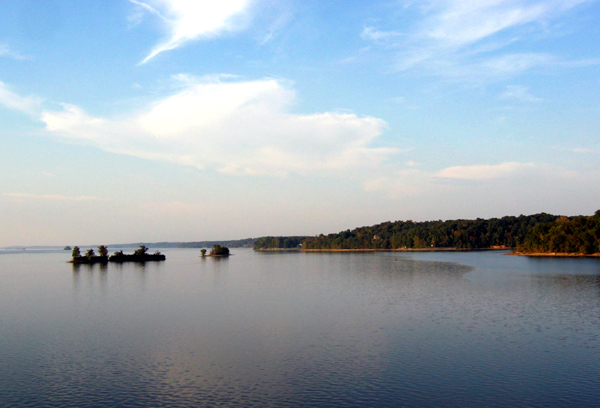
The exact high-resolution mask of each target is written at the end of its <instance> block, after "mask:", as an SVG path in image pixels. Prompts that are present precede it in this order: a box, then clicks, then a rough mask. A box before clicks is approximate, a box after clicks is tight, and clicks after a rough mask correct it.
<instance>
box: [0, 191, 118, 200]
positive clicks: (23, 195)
mask: <svg viewBox="0 0 600 408" xmlns="http://www.w3.org/2000/svg"><path fill="white" fill-rule="evenodd" d="M3 196H5V197H12V198H19V199H26V200H49V201H108V199H106V198H99V197H92V196H78V197H76V196H65V195H59V194H27V193H5V194H3Z"/></svg>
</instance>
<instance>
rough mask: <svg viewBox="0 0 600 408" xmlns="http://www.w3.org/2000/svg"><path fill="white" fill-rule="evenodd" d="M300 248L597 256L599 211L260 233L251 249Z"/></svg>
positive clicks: (305, 249) (599, 240) (599, 245)
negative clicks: (303, 233)
mask: <svg viewBox="0 0 600 408" xmlns="http://www.w3.org/2000/svg"><path fill="white" fill-rule="evenodd" d="M290 248H296V249H298V250H303V251H353V250H354V251H378V250H379V251H443V250H482V249H513V250H514V252H515V253H516V254H523V255H533V254H537V255H543V254H546V255H550V254H554V255H557V256H558V255H563V256H564V255H571V256H591V255H593V254H598V255H599V256H600V210H599V211H596V213H595V215H593V216H590V217H586V216H576V217H565V216H556V215H551V214H546V213H540V214H534V215H520V216H518V217H513V216H507V217H502V218H491V219H481V218H477V219H475V220H448V221H441V220H439V221H425V222H413V221H410V220H409V221H394V222H391V221H390V222H384V223H382V224H377V225H373V226H368V227H360V228H355V229H353V230H346V231H342V232H339V233H336V234H328V235H323V234H321V235H318V236H314V237H263V238H259V239H257V240H256V242H255V244H254V249H255V250H259V251H264V250H282V249H283V250H287V249H290Z"/></svg>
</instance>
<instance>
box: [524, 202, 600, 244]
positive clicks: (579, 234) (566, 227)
mask: <svg viewBox="0 0 600 408" xmlns="http://www.w3.org/2000/svg"><path fill="white" fill-rule="evenodd" d="M517 251H518V252H524V253H536V252H537V253H547V252H559V253H581V254H594V253H598V252H600V210H598V211H596V213H595V214H594V215H593V216H591V217H584V216H579V217H558V218H557V219H556V220H555V221H554V222H546V223H542V224H538V225H536V226H534V227H533V228H532V230H531V231H530V232H529V233H528V234H527V236H526V237H525V239H524V240H523V241H521V242H520V243H519V245H517Z"/></svg>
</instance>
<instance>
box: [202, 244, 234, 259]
mask: <svg viewBox="0 0 600 408" xmlns="http://www.w3.org/2000/svg"><path fill="white" fill-rule="evenodd" d="M200 254H201V256H202V257H203V258H204V257H207V256H215V257H219V256H220V257H223V256H229V255H230V253H229V248H227V247H226V246H221V245H216V244H215V245H213V247H212V249H211V250H210V253H209V254H208V255H206V249H204V248H202V249H201V250H200Z"/></svg>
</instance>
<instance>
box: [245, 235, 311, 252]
mask: <svg viewBox="0 0 600 408" xmlns="http://www.w3.org/2000/svg"><path fill="white" fill-rule="evenodd" d="M306 238H307V237H262V238H258V239H257V240H256V241H255V242H254V249H273V248H300V247H301V245H302V241H304V240H305V239H306Z"/></svg>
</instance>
